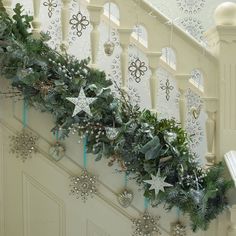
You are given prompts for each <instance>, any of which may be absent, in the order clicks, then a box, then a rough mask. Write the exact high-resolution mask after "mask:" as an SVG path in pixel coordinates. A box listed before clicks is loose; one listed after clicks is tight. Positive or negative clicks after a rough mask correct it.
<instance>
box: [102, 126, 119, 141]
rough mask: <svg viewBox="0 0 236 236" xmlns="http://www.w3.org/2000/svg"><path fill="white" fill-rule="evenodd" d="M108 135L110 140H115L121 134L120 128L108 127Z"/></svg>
mask: <svg viewBox="0 0 236 236" xmlns="http://www.w3.org/2000/svg"><path fill="white" fill-rule="evenodd" d="M105 130H106V136H107V138H108V139H110V140H115V139H116V138H117V136H118V134H119V130H118V129H117V128H112V127H106V128H105Z"/></svg>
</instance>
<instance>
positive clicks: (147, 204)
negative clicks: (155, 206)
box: [144, 197, 149, 210]
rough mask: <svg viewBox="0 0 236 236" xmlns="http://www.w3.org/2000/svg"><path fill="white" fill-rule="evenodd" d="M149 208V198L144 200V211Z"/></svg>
mask: <svg viewBox="0 0 236 236" xmlns="http://www.w3.org/2000/svg"><path fill="white" fill-rule="evenodd" d="M148 206H149V199H148V198H146V197H145V198H144V209H145V210H147V209H148Z"/></svg>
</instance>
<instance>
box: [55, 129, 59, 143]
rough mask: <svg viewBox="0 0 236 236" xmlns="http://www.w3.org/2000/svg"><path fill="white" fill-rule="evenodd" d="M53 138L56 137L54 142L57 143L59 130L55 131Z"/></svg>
mask: <svg viewBox="0 0 236 236" xmlns="http://www.w3.org/2000/svg"><path fill="white" fill-rule="evenodd" d="M55 137H56V141H58V140H59V129H56V132H55Z"/></svg>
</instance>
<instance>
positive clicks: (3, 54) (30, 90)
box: [0, 4, 232, 231]
mask: <svg viewBox="0 0 236 236" xmlns="http://www.w3.org/2000/svg"><path fill="white" fill-rule="evenodd" d="M31 21H32V17H31V16H28V15H24V14H23V8H22V6H21V5H19V4H17V5H16V7H15V9H14V16H13V17H12V18H10V17H9V16H8V15H7V13H5V12H1V13H0V66H1V75H2V77H5V78H6V79H8V80H9V81H10V82H11V85H12V86H13V87H14V88H16V89H18V90H19V91H21V92H22V94H23V97H24V99H26V100H28V102H29V103H30V104H31V105H32V106H33V107H35V108H36V109H40V110H41V111H42V112H49V113H51V114H52V116H53V118H54V121H55V127H54V128H53V129H52V132H56V131H57V130H58V129H60V131H61V132H60V136H61V137H60V138H66V137H67V136H69V133H70V131H71V129H73V128H74V127H86V128H81V129H76V131H78V135H84V134H85V133H86V131H88V129H90V130H92V132H89V133H88V134H87V137H88V152H90V153H93V154H94V155H95V156H96V160H100V159H101V158H109V159H110V160H111V162H110V163H111V164H112V163H113V162H114V161H118V162H119V163H120V165H121V170H122V171H126V172H127V173H128V174H129V175H130V176H132V177H133V178H134V179H135V180H136V182H137V183H138V184H139V185H141V186H142V187H143V188H144V190H145V193H144V196H145V197H147V198H149V199H150V201H151V203H152V205H153V206H155V205H157V204H160V203H164V204H165V206H166V208H167V209H172V208H173V207H177V208H178V209H180V210H181V211H182V212H183V213H186V214H188V215H189V217H190V220H191V222H192V229H193V231H196V230H197V229H203V230H206V229H207V227H208V225H209V223H210V221H211V220H213V219H215V218H216V217H217V215H219V214H220V213H221V212H222V211H223V210H224V209H225V208H226V207H227V199H226V193H227V191H228V190H229V188H231V186H232V182H231V181H228V180H226V179H225V178H224V177H223V173H224V166H223V164H222V163H219V164H217V165H215V166H213V167H212V168H210V169H208V170H205V169H203V168H201V166H200V165H199V164H198V163H196V162H195V157H194V156H193V154H191V152H190V150H189V147H188V142H189V140H188V137H187V134H186V132H185V131H184V130H183V129H182V128H180V126H179V124H178V123H176V121H175V120H167V119H162V120H159V119H158V117H157V116H156V115H154V114H152V113H151V112H150V111H149V110H140V108H139V107H138V106H133V105H132V104H130V102H129V97H128V95H127V94H125V93H124V92H123V91H120V97H114V95H113V94H112V92H111V89H110V86H111V85H112V82H111V81H110V80H108V79H107V78H106V75H105V73H104V72H101V71H99V70H96V69H92V68H90V67H89V66H88V63H89V60H87V59H86V60H82V61H78V60H77V59H76V58H75V57H72V56H70V55H67V54H63V55H62V54H60V53H58V52H57V51H56V50H53V49H51V48H50V47H49V46H48V45H47V40H48V35H46V34H42V35H41V38H40V39H35V38H33V37H32V35H31ZM81 88H83V89H84V91H85V94H86V96H87V97H96V98H97V99H96V101H95V102H94V103H93V104H92V105H91V106H90V108H91V112H92V114H93V116H88V115H87V114H86V113H85V112H80V113H79V114H78V115H76V116H74V117H72V113H73V109H74V105H73V104H72V103H70V102H69V101H68V100H66V98H67V97H77V96H78V94H79V91H80V89H81ZM114 125H115V127H116V128H117V130H118V135H117V137H115V138H114V139H113V140H110V139H109V138H108V136H107V135H106V129H107V128H108V127H110V128H113V127H114ZM95 128H96V129H95ZM158 169H160V172H161V176H163V177H166V179H165V181H166V182H167V183H169V184H171V185H173V187H168V188H166V189H165V192H159V194H158V196H155V193H154V191H153V190H149V187H150V186H148V185H147V184H144V182H143V181H145V180H150V179H151V174H152V175H156V174H157V171H158Z"/></svg>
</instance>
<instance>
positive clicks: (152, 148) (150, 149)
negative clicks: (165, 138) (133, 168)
mask: <svg viewBox="0 0 236 236" xmlns="http://www.w3.org/2000/svg"><path fill="white" fill-rule="evenodd" d="M161 149H162V146H161V144H160V139H159V137H158V136H155V137H154V138H153V139H152V140H151V141H149V142H148V143H147V144H145V145H144V146H143V147H142V148H141V150H140V152H141V153H143V154H145V159H146V160H152V159H156V158H157V157H158V156H159V155H160V152H161Z"/></svg>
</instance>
